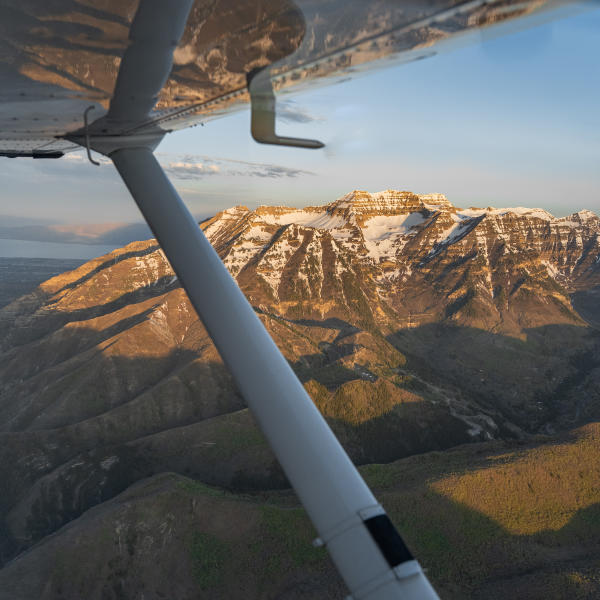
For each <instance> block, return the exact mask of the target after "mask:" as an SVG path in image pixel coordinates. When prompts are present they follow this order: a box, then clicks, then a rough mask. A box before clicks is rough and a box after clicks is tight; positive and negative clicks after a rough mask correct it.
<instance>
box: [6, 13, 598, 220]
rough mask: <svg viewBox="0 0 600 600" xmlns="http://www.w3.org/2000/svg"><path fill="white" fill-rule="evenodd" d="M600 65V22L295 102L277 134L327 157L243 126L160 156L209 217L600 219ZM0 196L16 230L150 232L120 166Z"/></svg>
mask: <svg viewBox="0 0 600 600" xmlns="http://www.w3.org/2000/svg"><path fill="white" fill-rule="evenodd" d="M596 7H598V4H596ZM599 55H600V8H593V9H591V10H587V11H584V12H580V13H575V14H571V15H570V16H568V17H566V18H561V19H556V20H552V21H550V22H547V23H544V24H541V25H538V26H536V27H532V28H529V29H525V30H523V31H519V32H517V33H511V34H508V35H503V36H497V35H491V34H490V33H487V32H483V33H478V34H476V35H475V36H473V37H472V39H471V41H470V43H468V44H465V45H464V46H461V47H459V48H456V49H452V50H451V51H448V52H444V53H441V54H439V55H437V56H434V57H431V58H428V59H426V60H421V61H418V62H415V63H410V64H405V65H399V66H396V67H388V68H386V69H384V70H379V71H374V72H370V73H369V74H367V75H363V76H361V77H357V78H356V79H352V80H350V81H346V82H344V83H338V84H336V85H333V86H328V87H322V88H319V89H316V90H313V91H311V92H305V93H303V94H299V95H294V96H289V97H288V96H286V97H285V98H284V99H282V100H281V101H280V102H279V107H280V109H281V115H280V118H279V121H278V132H279V133H281V134H284V135H285V134H287V135H296V136H299V137H309V138H317V139H320V140H322V141H323V142H324V143H325V144H326V146H325V148H324V149H323V150H303V149H292V148H282V147H274V146H264V145H260V144H257V143H256V142H254V141H253V140H252V138H251V137H250V132H249V119H250V116H249V111H248V110H244V111H242V112H239V113H236V114H233V115H230V116H228V117H225V118H223V119H220V120H214V121H209V122H207V123H206V124H205V126H203V127H195V128H192V129H188V130H184V131H181V132H176V133H173V134H169V135H167V136H166V138H165V140H164V141H163V142H162V143H161V145H160V146H159V147H158V149H157V155H158V158H159V160H160V162H161V163H162V164H163V166H164V167H165V169H166V170H167V172H168V173H169V175H170V177H171V178H172V181H173V183H174V185H175V187H176V188H177V189H178V190H179V192H180V194H181V195H182V197H183V199H184V201H185V202H186V204H187V205H188V207H189V208H190V210H191V211H192V212H193V213H194V215H196V216H198V217H204V216H209V215H211V214H214V213H216V212H218V211H219V210H222V209H224V208H227V207H229V206H233V205H237V204H244V205H246V206H248V207H250V208H255V207H256V206H258V205H260V204H276V205H288V206H306V205H315V204H324V203H327V202H331V201H333V200H335V199H336V198H338V197H340V196H342V195H344V194H345V193H347V192H349V191H351V190H353V189H366V190H368V191H371V192H375V191H379V190H383V189H388V188H392V189H403V190H411V191H413V192H416V193H430V192H440V193H444V194H446V195H447V196H448V198H449V200H450V201H451V202H452V203H453V204H455V205H457V206H462V207H465V206H496V207H505V206H530V207H534V206H535V207H542V208H545V209H547V210H549V211H550V212H552V213H554V214H555V215H557V216H563V215H566V214H569V213H571V212H574V211H576V210H580V209H583V208H587V209H590V210H593V211H595V212H598V213H600V111H599V110H598V106H599V104H600V103H599V99H600V61H598V56H599ZM286 115H287V118H286ZM0 181H2V189H1V191H0V224H2V225H5V226H10V225H20V224H25V223H42V222H54V223H65V224H69V223H101V222H134V221H138V220H140V216H139V214H138V212H137V209H136V207H135V205H134V204H133V202H132V200H131V199H130V197H129V196H128V193H127V191H126V190H125V187H124V185H123V184H122V182H121V181H120V180H119V178H118V176H117V174H116V172H115V170H114V168H113V167H112V165H110V164H108V161H105V164H103V165H102V166H101V167H94V166H93V165H91V164H89V163H88V162H87V159H86V158H85V155H84V154H82V153H77V154H74V155H71V156H68V157H65V158H63V159H60V160H56V161H30V160H26V159H0Z"/></svg>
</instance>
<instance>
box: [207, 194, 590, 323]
mask: <svg viewBox="0 0 600 600" xmlns="http://www.w3.org/2000/svg"><path fill="white" fill-rule="evenodd" d="M203 227H204V228H205V231H206V233H207V235H208V236H209V238H210V239H211V241H213V243H214V244H215V246H216V247H217V248H218V250H219V252H220V253H221V255H222V257H223V259H224V261H225V264H226V265H227V266H228V268H229V269H230V270H231V272H232V273H233V274H234V275H235V276H236V277H237V279H238V281H239V283H240V285H241V286H242V287H243V288H244V290H245V291H246V292H247V294H248V295H249V296H250V297H251V298H252V300H253V302H254V303H255V304H257V305H262V306H265V307H268V308H269V310H272V311H274V312H275V313H276V314H279V315H283V316H294V317H297V316H304V317H307V318H308V317H311V318H327V317H331V316H338V317H343V316H346V317H348V316H350V315H352V316H353V317H355V318H360V319H361V321H362V322H363V323H364V324H365V325H367V324H371V325H372V326H375V327H379V328H383V329H384V330H388V329H392V330H393V329H394V328H397V327H398V325H399V324H400V323H402V322H403V321H405V322H407V323H408V322H410V325H411V326H412V325H415V324H416V323H419V324H421V323H429V322H439V321H441V320H449V319H450V320H451V321H453V322H456V323H460V324H469V325H475V326H479V327H483V328H485V329H492V328H493V329H494V330H496V331H502V332H504V333H509V334H519V333H521V332H522V330H523V329H524V328H526V327H532V326H534V327H535V326H539V325H543V324H547V323H553V324H554V323H579V324H581V320H580V319H579V317H578V315H577V314H576V313H575V312H574V311H573V309H572V306H571V301H570V298H569V294H570V293H571V292H573V291H574V290H577V289H589V288H592V287H594V286H595V285H598V283H599V282H600V269H599V268H598V267H599V265H598V262H597V258H598V255H599V253H600V242H599V237H598V236H599V234H600V219H598V217H597V216H596V215H594V214H593V213H591V212H589V211H581V212H579V213H575V214H573V215H571V216H570V217H566V218H562V219H556V218H554V217H553V216H552V215H550V214H549V213H548V212H546V211H544V210H539V209H526V208H521V207H519V208H512V209H511V208H508V209H493V208H487V209H476V208H470V209H465V210H462V209H457V208H455V207H454V206H452V205H451V204H450V202H448V200H447V199H446V198H445V197H444V196H443V195H441V194H429V195H420V196H419V195H416V194H412V193H410V192H397V191H393V190H387V191H384V192H380V193H378V194H369V193H367V192H363V191H354V192H352V193H350V194H348V195H346V196H344V197H343V198H340V199H339V200H337V201H335V202H332V203H331V204H329V205H326V206H322V207H311V208H306V209H302V210H296V209H290V208H281V207H278V208H271V207H260V208H258V209H257V210H255V211H250V210H248V209H246V208H245V207H236V208H234V209H230V210H227V211H224V212H223V213H220V214H218V215H217V216H215V217H214V218H213V219H211V220H209V221H207V222H206V223H204V224H203Z"/></svg>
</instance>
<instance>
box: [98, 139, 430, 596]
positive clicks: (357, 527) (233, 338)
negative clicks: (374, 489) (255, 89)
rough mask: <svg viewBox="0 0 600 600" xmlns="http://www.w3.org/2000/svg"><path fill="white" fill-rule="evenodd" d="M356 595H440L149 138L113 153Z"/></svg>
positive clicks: (143, 212) (115, 161) (143, 211)
mask: <svg viewBox="0 0 600 600" xmlns="http://www.w3.org/2000/svg"><path fill="white" fill-rule="evenodd" d="M109 156H110V158H111V159H112V160H113V162H114V164H115V166H116V168H117V170H118V171H119V173H120V175H121V177H122V178H123V181H124V182H125V184H126V185H127V187H128V188H129V191H130V192H131V194H132V196H133V198H134V200H135V202H136V203H137V205H138V207H139V209H140V210H141V212H142V214H143V215H144V218H145V219H146V221H147V222H148V224H149V225H150V227H151V228H152V231H153V232H154V234H155V235H156V238H157V239H158V241H159V242H160V245H161V247H162V248H163V250H164V252H165V254H166V256H167V258H168V260H169V262H170V263H171V266H172V267H173V269H174V270H175V272H176V274H177V276H178V277H179V280H180V281H181V284H182V285H183V287H184V289H185V290H186V292H187V294H188V296H189V298H190V300H191V302H192V304H193V305H194V308H195V309H196V311H197V313H198V315H199V316H200V319H201V320H202V322H203V323H204V325H205V327H206V329H207V330H208V332H209V334H210V336H211V337H212V339H213V341H214V343H215V345H216V347H217V349H218V350H219V352H220V354H221V356H222V357H223V360H224V362H225V364H226V365H227V367H228V368H229V369H230V371H231V373H232V375H233V377H234V379H235V381H236V383H237V385H238V387H239V389H240V390H241V392H242V394H243V395H244V398H245V399H246V401H247V403H248V406H249V407H250V409H251V411H252V413H253V414H254V416H255V418H256V420H257V421H258V423H259V425H260V427H261V429H262V431H263V432H264V434H265V436H266V437H267V439H268V441H269V443H270V444H271V447H272V449H273V451H274V452H275V455H276V456H277V458H278V459H279V462H280V463H281V466H282V467H283V469H284V471H285V473H286V475H287V477H288V478H289V480H290V482H291V484H292V485H293V487H294V489H295V491H296V493H297V494H298V497H299V498H300V501H301V502H302V504H303V505H304V508H305V509H306V511H307V512H308V514H309V516H310V518H311V520H312V522H313V524H314V525H315V527H316V529H317V531H318V535H319V538H317V540H315V544H316V545H323V544H324V545H326V546H327V549H328V550H329V553H330V554H331V557H332V558H333V561H334V563H335V565H336V567H337V569H338V571H339V572H340V574H341V576H342V577H343V579H344V581H345V582H346V584H347V585H348V587H349V589H350V592H351V596H350V598H352V599H355V600H359V599H360V600H362V599H368V600H392V599H395V600H398V599H406V600H417V599H418V600H435V599H437V598H438V596H437V594H436V593H435V591H434V590H433V588H432V587H431V585H430V583H429V581H428V580H427V578H426V577H425V575H424V574H423V571H422V570H421V567H420V565H419V563H418V562H417V561H416V560H415V559H414V558H413V557H412V555H411V553H410V552H409V550H408V549H407V548H406V546H405V545H404V542H403V541H402V539H401V537H400V535H399V534H398V533H397V531H396V530H395V529H394V526H393V525H392V523H391V521H390V520H389V518H388V517H387V515H386V514H385V512H384V510H383V508H382V507H381V505H380V504H378V502H377V500H376V499H375V497H374V496H373V494H372V493H371V491H370V490H369V488H368V487H367V485H366V484H365V482H364V481H363V479H362V477H361V476H360V474H359V473H358V471H357V470H356V468H355V467H354V465H353V464H352V462H351V461H350V459H349V458H348V456H347V454H346V452H345V451H344V450H343V448H342V447H341V445H340V443H339V442H338V440H337V439H336V437H335V436H334V435H333V433H332V431H331V429H330V428H329V426H328V425H327V423H326V422H325V420H324V419H323V417H322V416H321V414H320V413H319V411H318V410H317V408H316V407H315V405H314V404H313V402H312V400H311V399H310V397H309V396H308V394H307V393H306V391H305V390H304V388H303V386H302V384H301V383H300V382H299V381H298V379H297V377H296V375H295V374H294V372H293V371H292V369H291V367H290V366H289V364H288V362H287V361H286V359H285V358H284V357H283V355H282V354H281V353H280V352H279V349H278V348H277V346H276V345H275V343H274V342H273V340H272V339H271V337H270V336H269V334H268V333H267V330H266V329H265V327H264V326H263V324H262V322H261V321H260V319H259V318H258V316H257V315H256V313H255V312H254V310H253V308H252V306H251V305H250V304H249V302H248V301H247V300H246V298H245V296H244V294H243V293H242V291H241V290H240V288H239V287H238V285H237V284H236V282H235V280H234V279H233V277H232V276H231V275H230V274H229V271H228V270H227V269H226V267H225V265H224V264H223V263H222V261H221V259H220V258H219V256H218V254H217V253H216V252H215V250H214V249H213V247H212V246H211V244H210V242H209V241H208V240H207V238H206V237H205V236H204V234H203V233H202V231H201V230H200V228H199V226H198V224H197V223H196V221H195V220H194V218H193V217H192V215H191V214H190V213H189V211H188V210H187V208H186V207H185V205H184V204H183V202H182V200H181V198H180V197H179V195H178V194H177V191H176V190H175V188H174V187H173V186H172V185H171V183H170V181H169V180H168V178H167V176H166V175H165V173H164V172H163V170H162V168H161V167H160V165H159V164H158V162H157V160H156V159H155V157H154V155H153V154H152V151H151V150H150V149H149V148H147V147H123V148H121V149H117V150H115V151H113V152H111V153H110V154H109Z"/></svg>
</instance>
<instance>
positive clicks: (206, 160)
mask: <svg viewBox="0 0 600 600" xmlns="http://www.w3.org/2000/svg"><path fill="white" fill-rule="evenodd" d="M157 156H158V159H159V161H160V163H161V165H162V167H163V169H164V170H165V171H166V172H167V174H168V175H170V176H171V177H173V178H175V179H185V180H194V179H204V178H205V177H208V176H214V175H222V176H226V177H262V178H270V179H281V178H284V177H297V176H299V175H314V173H312V172H311V171H304V170H302V169H295V168H291V167H284V166H282V165H274V164H269V163H254V162H248V161H242V160H231V159H227V158H211V157H208V156H195V155H185V156H176V157H173V156H172V155H168V154H158V155H157ZM169 159H171V160H169Z"/></svg>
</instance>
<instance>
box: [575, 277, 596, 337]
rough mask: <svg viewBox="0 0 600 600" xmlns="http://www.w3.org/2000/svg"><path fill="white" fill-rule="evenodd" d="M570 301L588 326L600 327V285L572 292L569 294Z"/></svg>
mask: <svg viewBox="0 0 600 600" xmlns="http://www.w3.org/2000/svg"><path fill="white" fill-rule="evenodd" d="M571 302H572V303H573V307H574V308H575V310H576V311H577V312H578V313H579V315H580V316H581V317H582V318H583V320H584V321H585V322H586V323H587V324H588V325H589V326H590V327H594V328H595V329H600V286H598V287H595V288H592V289H591V290H579V291H577V292H574V293H573V294H571Z"/></svg>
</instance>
